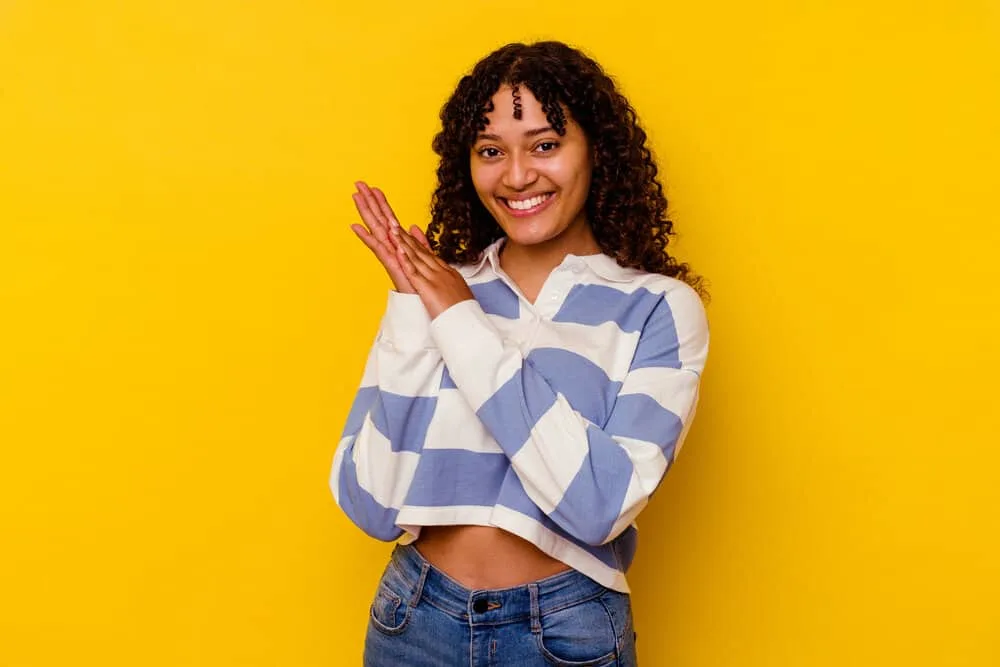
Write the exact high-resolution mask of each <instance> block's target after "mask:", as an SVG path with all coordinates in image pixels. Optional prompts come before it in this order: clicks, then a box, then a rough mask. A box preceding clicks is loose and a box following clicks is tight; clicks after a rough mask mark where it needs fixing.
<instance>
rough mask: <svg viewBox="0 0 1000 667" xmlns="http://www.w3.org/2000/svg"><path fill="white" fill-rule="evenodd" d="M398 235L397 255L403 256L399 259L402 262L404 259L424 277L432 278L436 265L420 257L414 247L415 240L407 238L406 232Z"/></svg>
mask: <svg viewBox="0 0 1000 667" xmlns="http://www.w3.org/2000/svg"><path fill="white" fill-rule="evenodd" d="M399 237H400V243H399V249H398V251H397V254H398V256H400V257H402V258H404V259H401V260H400V261H401V262H402V261H404V260H405V261H406V262H408V263H409V264H411V265H412V266H413V267H414V269H416V271H417V272H418V273H419V274H420V275H421V276H423V277H424V278H432V277H433V276H434V272H435V270H436V269H437V267H436V266H433V265H431V264H429V263H428V262H427V261H426V260H425V259H423V258H421V257H420V255H419V253H418V252H417V249H416V248H415V247H414V246H415V245H416V241H414V240H413V239H412V238H409V235H408V234H406V233H402V234H400V235H399Z"/></svg>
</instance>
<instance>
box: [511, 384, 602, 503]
mask: <svg viewBox="0 0 1000 667" xmlns="http://www.w3.org/2000/svg"><path fill="white" fill-rule="evenodd" d="M560 402H561V403H562V405H560ZM567 413H568V414H567ZM567 416H568V419H567ZM539 443H545V444H546V445H547V446H540V445H539ZM553 443H558V451H553V447H552V444H553ZM589 451H590V445H589V443H588V442H587V431H586V429H585V428H584V420H583V419H582V418H581V417H580V415H579V414H578V413H577V412H575V411H572V410H571V409H568V403H566V399H564V398H563V397H562V395H561V394H560V395H558V396H557V400H556V403H553V404H552V407H550V408H549V409H548V410H546V412H545V414H543V415H542V417H541V419H539V420H538V422H536V423H535V426H534V427H533V428H532V429H531V436H530V437H529V438H528V442H526V443H525V444H524V446H523V447H521V449H519V450H518V451H517V454H515V455H514V456H513V457H512V458H511V460H510V463H511V465H512V466H513V467H514V472H516V473H517V476H518V478H519V479H520V480H521V484H522V485H523V486H524V491H525V493H527V494H528V497H529V498H531V502H533V503H535V505H537V506H538V509H540V510H542V511H543V512H545V513H546V514H550V513H551V512H552V510H554V509H555V508H556V505H558V504H559V501H560V500H562V496H563V494H564V493H565V491H566V489H567V488H569V485H570V484H571V483H572V482H573V479H574V478H575V477H576V474H577V472H579V470H580V466H581V465H582V464H583V462H584V460H585V459H586V458H587V454H588V452H589Z"/></svg>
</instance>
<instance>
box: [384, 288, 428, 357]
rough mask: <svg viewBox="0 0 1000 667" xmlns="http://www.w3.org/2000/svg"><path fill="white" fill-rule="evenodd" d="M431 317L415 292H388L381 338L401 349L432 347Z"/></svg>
mask: <svg viewBox="0 0 1000 667" xmlns="http://www.w3.org/2000/svg"><path fill="white" fill-rule="evenodd" d="M430 323H431V318H430V316H429V315H428V314H427V309H426V308H425V307H424V304H423V302H422V301H421V300H420V297H419V296H417V295H416V294H404V293H402V292H396V291H391V292H389V302H388V304H387V305H386V308H385V315H384V316H383V317H382V339H383V340H386V341H388V342H391V343H392V344H393V345H394V346H396V347H399V348H402V349H424V348H433V347H434V340H433V339H432V338H431V336H430Z"/></svg>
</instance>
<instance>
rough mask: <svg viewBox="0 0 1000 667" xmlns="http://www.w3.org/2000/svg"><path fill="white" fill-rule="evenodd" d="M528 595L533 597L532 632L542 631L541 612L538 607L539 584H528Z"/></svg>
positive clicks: (534, 633)
mask: <svg viewBox="0 0 1000 667" xmlns="http://www.w3.org/2000/svg"><path fill="white" fill-rule="evenodd" d="M528 595H529V596H530V597H531V634H533V635H537V634H539V633H540V632H541V631H542V619H541V615H542V614H541V612H540V611H539V609H538V584H528Z"/></svg>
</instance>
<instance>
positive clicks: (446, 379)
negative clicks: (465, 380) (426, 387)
mask: <svg viewBox="0 0 1000 667" xmlns="http://www.w3.org/2000/svg"><path fill="white" fill-rule="evenodd" d="M441 389H458V385H457V384H455V381H454V380H453V379H452V378H451V373H449V372H448V367H447V366H445V367H444V372H443V373H442V374H441Z"/></svg>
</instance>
